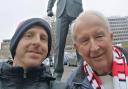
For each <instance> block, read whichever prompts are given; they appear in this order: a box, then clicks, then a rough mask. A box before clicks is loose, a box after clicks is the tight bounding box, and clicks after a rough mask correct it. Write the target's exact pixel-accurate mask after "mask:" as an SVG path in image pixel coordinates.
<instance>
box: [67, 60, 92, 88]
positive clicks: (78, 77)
mask: <svg viewBox="0 0 128 89" xmlns="http://www.w3.org/2000/svg"><path fill="white" fill-rule="evenodd" d="M66 89H93V88H92V86H91V85H90V83H89V81H88V79H87V77H86V74H85V72H84V69H83V64H82V62H81V64H80V66H79V67H78V68H77V69H76V70H75V71H74V72H73V73H72V74H71V76H70V77H69V79H68V80H67V84H66Z"/></svg>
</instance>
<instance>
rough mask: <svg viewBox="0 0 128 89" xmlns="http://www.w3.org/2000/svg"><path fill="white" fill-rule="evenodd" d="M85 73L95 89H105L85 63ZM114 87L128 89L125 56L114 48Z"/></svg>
mask: <svg viewBox="0 0 128 89" xmlns="http://www.w3.org/2000/svg"><path fill="white" fill-rule="evenodd" d="M84 71H85V73H86V74H88V75H87V78H88V80H89V82H90V84H91V85H92V87H93V88H94V89H104V87H103V85H102V81H101V80H100V78H99V77H98V76H97V75H96V73H95V72H94V71H93V70H92V69H91V67H90V66H89V65H88V64H87V63H86V61H84ZM112 76H113V87H114V89H128V64H127V62H126V57H125V56H124V54H123V53H122V52H121V51H120V50H119V49H118V48H116V47H113V66H112Z"/></svg>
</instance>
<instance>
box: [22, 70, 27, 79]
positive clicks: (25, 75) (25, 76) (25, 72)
mask: <svg viewBox="0 0 128 89" xmlns="http://www.w3.org/2000/svg"><path fill="white" fill-rule="evenodd" d="M23 77H24V78H27V71H26V70H24V76H23Z"/></svg>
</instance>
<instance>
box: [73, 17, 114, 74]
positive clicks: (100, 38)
mask: <svg viewBox="0 0 128 89" xmlns="http://www.w3.org/2000/svg"><path fill="white" fill-rule="evenodd" d="M85 21H86V22H85ZM75 29H76V30H75V36H76V42H75V48H76V49H77V51H78V52H79V54H80V55H81V56H82V57H83V59H84V60H85V61H86V62H87V63H88V64H89V65H90V66H91V67H92V68H93V69H94V70H95V71H96V72H97V73H98V74H99V75H104V74H107V73H109V72H111V66H112V33H110V32H109V31H108V30H107V28H106V27H105V26H104V24H103V23H102V21H101V20H100V19H99V18H98V17H97V16H89V17H88V18H87V19H86V18H85V20H82V21H80V22H79V23H78V24H77V25H76V27H75Z"/></svg>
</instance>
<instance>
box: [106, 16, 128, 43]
mask: <svg viewBox="0 0 128 89" xmlns="http://www.w3.org/2000/svg"><path fill="white" fill-rule="evenodd" d="M108 21H109V24H110V30H111V31H112V32H113V44H115V45H116V44H122V45H123V44H126V43H127V42H128V17H126V16H125V17H117V16H113V17H108Z"/></svg>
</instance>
